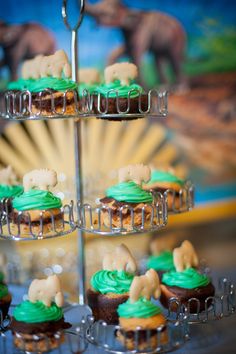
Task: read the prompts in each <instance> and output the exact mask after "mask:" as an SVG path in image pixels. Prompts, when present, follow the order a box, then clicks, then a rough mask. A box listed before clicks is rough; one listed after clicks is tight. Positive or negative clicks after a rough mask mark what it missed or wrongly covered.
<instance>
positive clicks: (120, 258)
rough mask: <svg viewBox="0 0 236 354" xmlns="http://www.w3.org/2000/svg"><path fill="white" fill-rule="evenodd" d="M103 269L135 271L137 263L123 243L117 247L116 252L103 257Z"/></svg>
mask: <svg viewBox="0 0 236 354" xmlns="http://www.w3.org/2000/svg"><path fill="white" fill-rule="evenodd" d="M103 269H105V270H124V271H126V272H129V273H135V272H136V270H137V264H136V261H135V259H134V257H133V256H132V254H131V252H130V251H129V249H128V248H127V247H126V246H125V245H124V244H123V243H122V244H121V245H120V246H118V247H116V249H115V250H114V252H111V253H108V254H106V255H105V257H104V258H103Z"/></svg>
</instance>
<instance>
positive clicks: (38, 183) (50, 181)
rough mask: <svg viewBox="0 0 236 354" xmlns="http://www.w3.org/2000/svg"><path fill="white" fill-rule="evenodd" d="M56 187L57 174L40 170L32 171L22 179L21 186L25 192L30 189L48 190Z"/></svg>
mask: <svg viewBox="0 0 236 354" xmlns="http://www.w3.org/2000/svg"><path fill="white" fill-rule="evenodd" d="M56 185H57V173H56V172H55V171H53V170H48V169H40V170H33V171H31V172H29V173H27V174H25V175H24V177H23V186H24V190H25V192H27V191H28V190H29V189H32V188H38V189H41V190H48V189H49V187H55V186H56Z"/></svg>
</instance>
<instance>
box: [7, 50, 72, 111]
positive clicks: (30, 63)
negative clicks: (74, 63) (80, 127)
mask: <svg viewBox="0 0 236 354" xmlns="http://www.w3.org/2000/svg"><path fill="white" fill-rule="evenodd" d="M8 90H10V91H13V93H16V98H15V102H16V105H15V109H16V111H17V113H18V114H19V113H22V110H23V108H24V109H25V110H30V111H31V113H32V114H35V115H45V116H50V115H53V114H55V113H58V114H60V113H62V114H64V115H71V114H75V113H76V112H77V111H76V108H77V107H78V104H77V101H78V94H77V84H76V83H75V82H74V81H72V80H71V67H70V64H69V61H68V58H67V55H66V53H65V52H64V51H63V50H58V51H57V52H55V54H54V55H50V56H42V55H39V56H37V57H35V58H34V59H32V60H27V61H25V62H24V63H23V65H22V78H20V79H19V80H18V81H15V82H10V83H9V85H8ZM22 90H28V91H30V92H31V96H32V102H31V104H32V106H31V104H30V102H29V99H27V98H26V99H25V100H24V106H22V107H21V108H20V96H21V95H20V93H21V91H22ZM66 90H68V92H67V93H65V91H66ZM41 91H42V92H41ZM12 108H13V107H12ZM11 113H14V112H13V110H12V112H11Z"/></svg>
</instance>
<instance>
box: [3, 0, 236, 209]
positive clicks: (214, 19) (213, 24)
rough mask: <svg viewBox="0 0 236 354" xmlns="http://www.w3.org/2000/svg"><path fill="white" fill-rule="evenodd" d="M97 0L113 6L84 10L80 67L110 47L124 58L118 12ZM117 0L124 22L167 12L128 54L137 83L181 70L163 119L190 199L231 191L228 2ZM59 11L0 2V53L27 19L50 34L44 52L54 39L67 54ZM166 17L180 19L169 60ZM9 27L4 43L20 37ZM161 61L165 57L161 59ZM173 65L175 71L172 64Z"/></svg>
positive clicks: (232, 75)
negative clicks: (180, 86) (176, 50)
mask: <svg viewBox="0 0 236 354" xmlns="http://www.w3.org/2000/svg"><path fill="white" fill-rule="evenodd" d="M105 2H106V3H107V4H108V3H110V4H111V3H112V4H113V6H112V7H110V10H109V8H108V5H107V6H106V7H105V8H106V11H108V12H109V13H104V11H103V14H102V15H101V16H100V17H99V20H100V21H96V20H95V18H94V14H93V16H88V15H86V16H85V19H84V22H83V24H82V27H81V30H80V33H79V57H80V63H81V66H86V67H92V66H96V67H98V68H99V69H101V70H102V68H103V67H104V65H105V64H106V63H107V61H108V60H109V58H110V60H111V54H112V53H113V54H112V55H113V58H114V55H115V54H116V55H117V56H118V54H120V55H119V56H121V54H122V56H121V58H120V59H121V60H126V59H127V58H128V56H130V53H127V50H126V51H123V52H122V51H120V52H119V50H118V49H117V48H124V45H125V44H127V41H126V42H125V38H124V36H123V35H124V33H122V31H121V29H120V28H119V26H121V23H120V22H119V21H118V22H117V19H118V18H119V19H120V16H115V15H114V13H112V11H113V10H112V8H113V9H114V6H117V5H115V4H117V3H118V1H112V0H107V1H105ZM75 3H76V2H75ZM97 3H99V1H92V0H91V1H90V4H92V5H93V4H97ZM123 4H124V5H125V6H126V7H127V11H129V13H131V17H130V18H129V19H128V20H127V21H128V26H129V28H130V27H131V29H132V26H133V28H134V29H135V28H137V23H136V22H135V16H136V15H137V14H138V16H140V14H142V12H141V11H158V12H162V13H165V14H166V15H168V16H172V17H167V19H168V21H169V22H168V21H167V22H166V26H164V25H163V23H162V24H161V25H160V26H159V28H158V25H157V26H156V28H155V33H154V32H153V31H154V30H153V26H151V27H150V28H151V31H152V35H153V36H154V39H152V41H151V40H150V38H149V39H147V38H146V37H145V33H144V37H145V40H146V43H147V45H146V46H145V47H144V48H141V49H140V50H141V54H142V55H141V56H140V57H138V59H137V55H136V56H135V58H134V59H137V60H136V61H137V62H138V64H139V65H140V71H141V74H142V77H143V78H144V80H145V85H147V86H149V87H152V86H159V84H160V81H164V80H163V78H162V76H167V77H168V80H167V81H168V82H172V83H174V82H175V81H176V79H178V78H179V76H182V77H184V83H185V84H186V85H185V86H184V90H177V91H176V90H174V91H173V93H171V97H170V100H169V102H170V115H169V117H168V119H166V120H165V121H163V124H165V125H166V126H167V127H168V128H169V129H168V133H167V135H166V141H171V142H172V143H173V144H174V146H175V149H176V150H177V153H176V154H175V155H174V158H173V159H174V162H175V163H179V162H180V163H184V164H185V165H186V166H187V171H188V175H189V176H190V177H191V178H192V179H193V180H194V181H195V182H196V183H197V187H198V194H197V199H198V201H200V202H201V201H211V200H215V199H219V198H226V197H233V196H236V185H235V181H236V157H235V148H236V139H235V138H236V103H235V102H236V99H235V98H236V97H235V96H236V93H235V92H236V91H235V89H236V28H235V27H234V24H235V23H236V3H235V1H230V0H226V1H224V2H223V1H220V0H215V1H213V0H208V1H205V0H199V1H197V2H196V1H186V0H175V1H173V0H166V1H155V0H149V1H144V0H137V1H135V2H134V1H131V0H125V1H123ZM74 6H76V4H75V5H74ZM119 6H120V5H119ZM117 11H118V10H117ZM60 12H61V1H59V0H51V1H47V0H41V1H39V2H33V1H31V2H29V1H27V0H21V1H20V9H19V2H17V1H16V0H8V1H7V2H5V3H4V5H2V8H1V20H2V21H4V22H6V23H7V24H8V26H9V27H8V29H9V32H8V37H7V34H6V33H5V32H4V31H5V30H6V26H5V25H3V24H1V25H0V46H1V52H0V54H1V56H2V58H4V53H5V52H6V49H9V48H7V46H8V45H7V44H6V42H7V40H10V39H11V38H9V37H11V36H10V35H9V33H10V30H11V29H12V25H15V24H18V25H21V24H25V23H32V22H34V23H38V24H39V25H40V26H42V27H43V28H44V31H46V32H45V33H47V36H48V38H52V37H53V40H52V41H51V43H52V46H51V47H50V46H49V49H48V48H47V49H45V51H47V50H48V51H49V52H50V51H51V48H52V47H53V46H54V45H56V47H58V48H64V49H65V50H66V51H67V52H68V53H69V51H70V34H69V32H68V31H66V30H65V27H64V25H63V22H62V19H61V13H60ZM70 13H71V16H72V19H73V20H76V11H73V7H72V8H71V9H70ZM122 13H123V12H122ZM134 15H135V16H134ZM73 20H72V22H73ZM132 21H134V22H132ZM156 22H157V21H156ZM157 24H158V22H157ZM167 24H168V25H167ZM172 24H175V25H176V26H177V27H178V26H180V27H178V28H179V34H178V36H177V38H182V44H181V50H180V51H181V53H182V51H183V47H184V44H185V50H184V52H183V55H182V56H180V58H177V59H176V60H175V61H173V60H172V61H171V60H170V59H173V58H172V57H171V50H172V49H173V45H172V43H171V44H170V43H169V42H168V38H169V37H168V30H169V27H170V26H171V25H172ZM178 24H180V25H178ZM29 26H31V25H29ZM3 32H4V33H5V34H4V33H3ZM13 33H14V36H13V35H12V41H11V45H13V46H15V47H16V46H17V44H18V43H19V41H20V40H22V36H23V34H22V32H20V31H17V33H16V31H13ZM185 35H186V38H185ZM13 37H14V38H13ZM45 38H46V37H45ZM138 38H139V37H138ZM142 38H143V37H142ZM34 39H35V41H34V42H35V46H36V48H37V46H38V49H39V48H40V47H39V45H40V44H41V42H42V41H41V40H40V36H38V35H37V33H36V34H35V36H34ZM126 40H127V38H126ZM159 40H160V42H161V41H162V42H163V43H164V47H163V48H165V50H166V51H165V50H164V49H163V48H161V50H159V52H158V50H157V49H156V48H153V45H152V44H153V42H155V43H159ZM45 42H46V40H45ZM142 42H143V40H142ZM174 42H175V40H174ZM129 43H130V42H129ZM136 43H138V40H136ZM128 48H130V46H128ZM126 49H127V46H126ZM150 49H151V50H150ZM168 49H169V50H168ZM41 50H43V49H41ZM161 51H162V53H164V54H165V55H163V59H164V60H163V61H162V63H161V65H164V69H163V68H161V70H160V66H159V65H157V61H156V59H155V53H157V57H159V56H160V54H161ZM33 52H34V51H32V50H31V51H30V53H25V54H26V56H30V55H32V54H33ZM158 54H159V55H158ZM166 54H167V55H166ZM140 58H141V59H140ZM168 60H169V62H170V63H167V61H168ZM18 61H19V60H18ZM2 64H4V63H3V62H2ZM178 65H179V66H180V67H181V68H180V69H179V70H181V71H178V70H177V71H176V66H178ZM8 69H9V68H7V67H4V68H2V69H1V71H0V75H1V87H2V88H4V87H5V84H6V82H7V80H8V79H9V78H10V73H9V70H8ZM173 69H174V70H173ZM160 73H161V75H160ZM180 73H181V75H180ZM161 79H162V80H161ZM177 81H178V80H177ZM182 82H183V81H182ZM171 92H172V90H171ZM153 124H159V122H157V123H153Z"/></svg>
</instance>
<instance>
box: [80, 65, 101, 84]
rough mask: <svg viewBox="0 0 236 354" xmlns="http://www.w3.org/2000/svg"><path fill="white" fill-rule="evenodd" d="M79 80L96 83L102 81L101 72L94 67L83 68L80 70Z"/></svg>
mask: <svg viewBox="0 0 236 354" xmlns="http://www.w3.org/2000/svg"><path fill="white" fill-rule="evenodd" d="M79 82H82V83H85V84H96V83H98V82H100V73H99V71H98V70H97V69H94V68H82V69H80V70H79Z"/></svg>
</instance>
